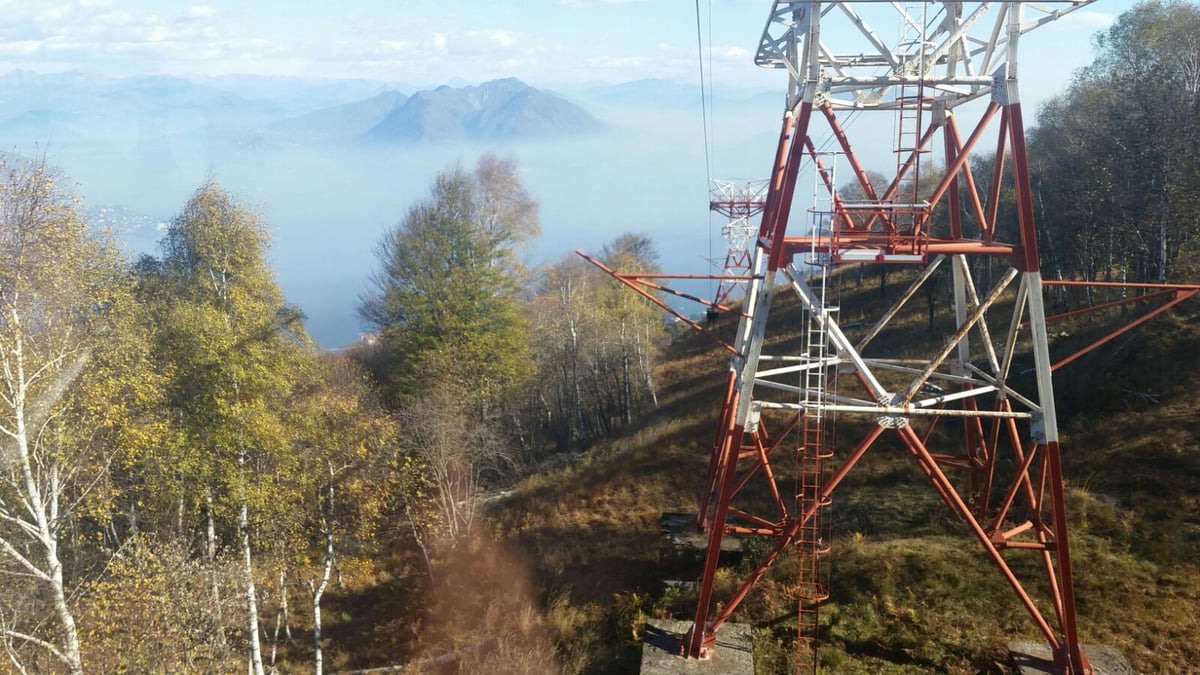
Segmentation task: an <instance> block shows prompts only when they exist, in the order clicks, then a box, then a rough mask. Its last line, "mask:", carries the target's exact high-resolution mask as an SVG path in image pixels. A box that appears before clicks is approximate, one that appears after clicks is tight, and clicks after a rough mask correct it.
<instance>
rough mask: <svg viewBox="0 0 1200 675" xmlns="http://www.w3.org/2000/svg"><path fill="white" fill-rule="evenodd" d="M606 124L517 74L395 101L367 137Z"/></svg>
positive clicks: (562, 131)
mask: <svg viewBox="0 0 1200 675" xmlns="http://www.w3.org/2000/svg"><path fill="white" fill-rule="evenodd" d="M603 128H604V125H603V124H601V123H600V121H599V120H598V119H596V118H595V117H594V116H593V115H592V114H591V113H589V112H588V111H586V110H584V109H583V108H581V107H579V106H577V105H575V104H573V103H571V102H569V101H567V100H566V99H564V98H562V97H560V96H556V95H554V94H550V93H548V92H545V91H542V90H540V89H536V88H534V87H530V86H529V85H527V84H525V83H524V82H521V81H520V80H518V79H516V78H508V79H503V80H493V81H491V82H485V83H484V84H481V85H479V86H477V87H474V86H468V87H459V88H454V87H449V86H441V87H438V88H437V89H434V90H432V91H421V92H417V93H416V94H413V95H412V96H410V97H409V98H408V99H407V100H406V101H404V103H403V104H402V105H399V106H396V107H395V108H394V109H393V110H392V111H391V112H390V113H388V115H387V116H386V117H384V118H383V119H382V120H381V121H380V122H379V123H378V124H376V125H375V126H373V127H372V128H371V129H370V130H368V131H367V133H366V135H365V138H366V139H367V140H369V141H374V142H392V143H395V142H400V143H414V142H423V141H428V142H436V141H446V140H503V139H512V138H533V137H546V136H568V135H569V136H575V135H582V134H589V133H595V132H598V131H600V130H602V129H603Z"/></svg>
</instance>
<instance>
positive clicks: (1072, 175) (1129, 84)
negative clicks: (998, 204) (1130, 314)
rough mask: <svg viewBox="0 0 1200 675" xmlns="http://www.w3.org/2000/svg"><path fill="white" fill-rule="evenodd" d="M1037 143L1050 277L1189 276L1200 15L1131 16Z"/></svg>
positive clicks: (1190, 9)
mask: <svg viewBox="0 0 1200 675" xmlns="http://www.w3.org/2000/svg"><path fill="white" fill-rule="evenodd" d="M1096 45H1097V48H1098V56H1097V59H1096V61H1095V62H1094V63H1093V64H1092V65H1091V66H1089V67H1088V68H1085V69H1083V70H1082V71H1080V72H1079V73H1078V74H1077V75H1076V77H1075V80H1074V82H1073V83H1072V85H1071V87H1070V88H1069V89H1068V90H1067V91H1066V92H1065V93H1064V94H1062V95H1061V96H1059V97H1057V98H1055V99H1052V100H1051V101H1050V102H1048V103H1047V104H1046V106H1045V107H1044V109H1043V110H1042V113H1041V114H1040V115H1039V118H1038V122H1039V126H1038V128H1037V129H1035V130H1033V131H1032V133H1031V142H1030V168H1031V173H1032V178H1033V191H1034V202H1035V207H1036V208H1038V209H1039V210H1040V213H1039V221H1040V222H1042V223H1044V224H1045V228H1044V234H1043V242H1044V246H1045V248H1046V249H1047V251H1048V257H1049V259H1050V263H1051V265H1052V266H1053V267H1054V269H1053V270H1052V273H1057V274H1059V275H1063V276H1072V277H1083V278H1085V279H1098V278H1099V279H1111V278H1124V279H1138V280H1146V281H1160V282H1161V281H1166V280H1169V279H1173V278H1176V277H1179V276H1184V277H1190V276H1191V274H1192V273H1194V271H1195V269H1194V267H1193V266H1192V263H1191V260H1192V259H1193V258H1194V256H1193V255H1188V253H1189V252H1194V251H1195V250H1196V248H1197V247H1198V246H1200V234H1198V232H1200V228H1198V227H1197V226H1198V225H1200V220H1198V218H1197V215H1196V214H1197V213H1200V197H1198V195H1200V149H1198V147H1197V138H1200V9H1198V8H1197V6H1196V5H1195V4H1192V3H1187V2H1144V3H1141V4H1139V5H1136V6H1135V7H1133V8H1132V9H1131V10H1129V11H1128V12H1126V13H1125V14H1122V15H1121V17H1120V18H1119V19H1118V20H1117V21H1116V22H1115V23H1114V24H1113V25H1112V26H1111V27H1110V28H1109V29H1107V30H1106V31H1104V32H1103V33H1101V34H1100V35H1099V36H1098V38H1097V41H1096Z"/></svg>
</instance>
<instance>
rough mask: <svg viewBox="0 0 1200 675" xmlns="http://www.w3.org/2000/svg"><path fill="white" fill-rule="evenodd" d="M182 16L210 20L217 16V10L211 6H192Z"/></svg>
mask: <svg viewBox="0 0 1200 675" xmlns="http://www.w3.org/2000/svg"><path fill="white" fill-rule="evenodd" d="M183 14H184V16H187V17H189V18H192V19H212V18H214V17H216V16H217V8H216V7H213V6H212V5H192V6H191V7H188V8H187V9H186V10H184V12H183Z"/></svg>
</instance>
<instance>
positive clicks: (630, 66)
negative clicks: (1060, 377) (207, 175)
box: [0, 0, 1131, 89]
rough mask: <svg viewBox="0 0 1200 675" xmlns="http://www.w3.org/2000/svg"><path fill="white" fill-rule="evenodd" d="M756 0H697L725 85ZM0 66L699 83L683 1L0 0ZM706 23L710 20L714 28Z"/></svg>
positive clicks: (1099, 12) (745, 51)
mask: <svg viewBox="0 0 1200 675" xmlns="http://www.w3.org/2000/svg"><path fill="white" fill-rule="evenodd" d="M1130 4H1131V0H1101V1H1100V2H1097V3H1095V4H1093V5H1092V6H1090V7H1087V8H1085V9H1084V10H1082V11H1079V12H1077V13H1076V14H1074V15H1073V16H1071V17H1069V18H1068V19H1065V20H1063V21H1061V22H1059V23H1058V24H1055V25H1052V26H1050V27H1047V28H1045V29H1043V30H1042V31H1040V32H1038V33H1034V34H1032V35H1031V37H1034V39H1033V40H1031V41H1030V42H1031V43H1032V44H1030V43H1028V42H1027V44H1026V48H1027V51H1026V53H1027V54H1029V51H1033V52H1034V54H1029V55H1030V56H1034V57H1035V58H1036V59H1037V60H1038V61H1039V62H1042V63H1048V64H1053V67H1050V68H1045V69H1039V70H1038V72H1037V76H1038V77H1039V78H1046V77H1050V78H1052V79H1054V80H1056V81H1059V82H1065V81H1066V78H1067V77H1068V76H1069V74H1070V71H1071V70H1073V69H1074V68H1076V67H1078V66H1080V65H1083V64H1085V63H1087V62H1088V61H1089V60H1090V55H1091V48H1090V44H1091V43H1090V38H1091V35H1092V34H1093V33H1094V32H1095V31H1096V30H1097V29H1099V28H1102V27H1104V26H1105V25H1107V24H1108V23H1110V22H1111V21H1112V19H1113V18H1114V17H1115V16H1117V15H1118V14H1119V13H1120V12H1122V11H1124V10H1125V9H1127V8H1128V6H1129V5H1130ZM769 8H770V2H768V1H767V0H701V2H700V14H701V18H702V21H703V23H704V24H705V25H704V27H703V29H702V30H701V34H702V37H703V40H704V42H705V50H706V52H707V53H706V56H705V59H706V60H711V65H712V75H713V81H714V82H715V84H716V87H717V88H718V89H721V88H743V87H753V88H779V87H782V77H783V76H782V74H781V73H777V72H771V71H763V70H760V69H758V68H755V67H754V66H753V64H752V62H751V58H752V54H753V50H754V48H755V45H756V43H757V40H758V37H759V34H760V33H761V31H762V27H763V25H764V23H765V20H766V16H767V13H768V10H769ZM0 17H3V18H2V19H0V72H3V71H7V70H11V69H14V68H24V69H31V70H37V71H58V70H69V69H83V70H88V71H95V72H101V73H104V74H108V75H133V74H171V75H221V74H230V73H256V74H268V75H294V76H316V77H328V78H367V79H380V80H387V81H396V82H406V83H411V84H421V85H424V84H439V83H445V82H462V81H465V82H482V81H486V80H489V79H494V78H498V77H508V76H515V77H519V78H521V79H524V80H526V81H528V82H529V83H531V84H535V85H540V86H559V87H562V86H567V85H571V84H578V83H590V82H624V81H630V80H637V79H643V78H653V77H661V78H670V79H678V80H684V81H689V80H692V81H694V80H696V79H697V72H698V58H697V44H696V42H697V30H696V5H695V4H694V2H689V1H687V0H519V1H517V0H491V1H482V0H341V1H339V2H329V1H325V0H321V1H317V0H204V1H202V2H196V3H188V2H171V1H162V0H158V1H155V0H66V1H56V0H0ZM710 21H711V28H710V27H709V24H710Z"/></svg>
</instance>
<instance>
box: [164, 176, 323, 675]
mask: <svg viewBox="0 0 1200 675" xmlns="http://www.w3.org/2000/svg"><path fill="white" fill-rule="evenodd" d="M267 240H268V236H267V230H266V227H265V225H264V224H263V222H262V221H261V220H260V219H259V218H258V216H257V215H255V214H254V213H253V212H252V211H250V210H249V209H247V208H245V207H244V206H242V205H241V204H239V203H238V202H237V201H236V200H235V199H234V198H233V197H232V196H231V195H230V194H228V193H227V192H225V191H224V190H222V189H221V188H220V186H219V185H218V184H216V183H215V182H213V181H210V182H208V183H206V184H205V185H203V186H201V187H200V189H199V190H197V191H196V193H195V194H194V195H193V196H192V198H191V199H190V200H189V201H188V203H187V205H186V206H185V207H184V209H183V211H182V213H180V215H179V216H178V217H176V218H175V219H174V220H173V221H172V223H171V225H170V227H169V228H168V230H167V234H166V237H165V239H164V240H163V242H162V248H163V255H162V258H161V260H159V261H144V262H143V263H142V266H141V270H142V272H143V273H144V274H146V275H147V276H149V277H150V281H149V282H147V283H146V284H144V286H145V288H146V289H147V291H148V292H153V293H157V294H158V295H157V297H155V298H150V299H149V300H150V301H151V302H157V303H158V304H159V305H160V308H159V310H158V311H159V313H160V316H161V319H160V322H161V325H160V330H159V334H158V340H157V347H156V349H157V356H158V358H159V360H160V361H161V362H162V363H163V364H164V368H165V369H168V370H169V371H170V381H169V383H168V385H167V403H168V406H169V409H170V412H171V415H172V420H173V424H174V428H175V431H176V434H175V438H176V442H175V444H174V446H173V447H172V448H170V449H169V450H168V451H167V453H166V454H165V455H164V456H163V457H162V458H161V459H162V466H163V469H162V471H161V473H160V475H164V476H165V475H167V474H170V473H174V474H175V475H176V479H175V482H176V484H177V485H178V487H179V490H180V491H179V494H178V496H179V498H180V499H181V500H183V502H182V503H181V505H180V509H181V511H183V510H185V507H184V504H191V505H194V508H198V509H200V510H201V511H202V512H203V514H204V519H205V533H206V534H205V541H206V546H205V555H206V557H207V558H208V559H209V561H210V563H211V562H215V558H216V556H217V555H218V552H219V549H221V548H222V547H223V545H224V544H232V545H233V546H234V547H235V549H236V550H237V551H238V553H239V560H240V566H241V576H242V579H241V585H242V589H241V591H242V595H243V598H244V605H243V608H244V610H245V614H244V621H243V626H244V627H245V636H246V642H247V644H248V646H249V652H248V655H247V658H248V662H249V664H250V668H251V672H252V673H255V674H259V675H261V673H262V672H263V659H262V653H261V640H260V634H259V616H258V614H259V612H258V589H257V585H256V579H255V577H256V566H255V564H254V559H255V554H256V551H257V550H258V548H259V544H258V542H257V541H256V540H258V539H260V538H261V539H265V540H274V541H278V540H279V539H280V538H281V537H285V536H289V535H293V530H291V529H289V527H288V525H289V524H290V523H291V522H292V519H290V518H287V517H286V514H288V513H289V512H291V511H292V510H293V509H294V508H295V506H296V504H297V502H298V500H300V499H301V498H302V497H303V495H304V494H306V493H307V492H308V490H309V489H310V488H309V487H308V486H309V485H311V481H310V479H311V477H312V474H311V473H310V472H308V471H305V470H301V466H300V465H299V461H300V457H299V456H297V454H296V453H294V452H292V449H293V446H292V442H291V438H292V430H291V428H290V427H289V425H288V424H286V418H285V415H284V411H285V410H286V403H287V401H288V400H289V396H290V395H291V391H292V387H293V384H294V382H293V379H292V378H293V374H294V373H295V372H296V371H297V370H298V369H299V368H300V367H301V366H302V363H303V359H304V358H305V354H306V351H305V349H306V346H305V345H306V342H307V338H306V337H305V336H304V334H303V329H302V327H301V326H300V325H299V314H298V313H297V312H296V311H295V310H293V309H291V308H289V307H288V306H287V305H286V304H285V303H284V300H283V296H282V294H281V293H280V291H279V289H278V287H277V286H276V285H275V282H274V280H273V279H272V275H271V270H270V268H269V266H268V265H267V262H266V247H267ZM168 482H170V481H168ZM188 508H189V509H190V508H192V507H188ZM212 592H213V595H214V598H213V601H214V605H215V606H217V607H219V606H220V605H221V603H220V598H219V594H220V588H219V587H218V586H217V584H216V583H215V582H214V585H213V588H212Z"/></svg>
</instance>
